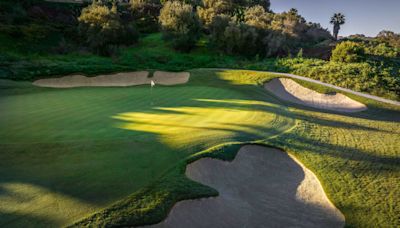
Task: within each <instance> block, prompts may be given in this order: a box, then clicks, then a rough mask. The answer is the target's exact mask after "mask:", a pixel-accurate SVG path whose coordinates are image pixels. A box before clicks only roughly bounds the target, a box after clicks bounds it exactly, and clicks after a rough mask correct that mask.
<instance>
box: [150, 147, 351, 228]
mask: <svg viewBox="0 0 400 228" xmlns="http://www.w3.org/2000/svg"><path fill="white" fill-rule="evenodd" d="M186 175H187V176H188V177H189V178H191V179H193V180H195V181H198V182H201V183H203V184H205V185H208V186H211V187H213V188H215V189H217V190H218V192H219V194H220V195H219V196H218V197H213V198H205V199H199V200H187V201H182V202H179V203H177V204H176V205H175V206H174V208H173V209H172V211H171V212H170V214H169V216H168V217H167V218H166V220H164V221H163V222H161V223H159V224H156V225H153V226H154V227H343V226H344V216H343V215H342V214H341V212H340V211H339V210H338V209H336V208H335V206H334V205H333V204H332V203H331V202H330V201H329V199H328V198H327V197H326V195H325V193H324V190H323V189H322V187H321V184H320V182H319V181H318V179H317V177H316V176H315V175H314V174H313V173H312V172H311V171H310V170H308V169H307V168H305V167H304V166H302V165H301V164H300V163H299V162H297V161H296V160H295V159H294V158H292V157H291V156H289V155H288V154H286V153H283V152H282V151H279V150H277V149H272V148H266V147H262V146H254V145H249V146H244V147H242V148H241V149H240V150H239V152H238V154H237V156H236V158H235V160H234V161H233V162H224V161H220V160H216V159H210V158H204V159H201V160H199V161H196V162H194V163H192V164H190V165H189V166H188V167H187V169H186Z"/></svg>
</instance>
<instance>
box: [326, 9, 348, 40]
mask: <svg viewBox="0 0 400 228" xmlns="http://www.w3.org/2000/svg"><path fill="white" fill-rule="evenodd" d="M330 23H331V24H333V37H334V38H335V40H337V38H338V34H339V30H340V26H341V25H344V24H345V23H346V17H345V16H344V14H342V13H335V14H333V16H332V17H331V21H330Z"/></svg>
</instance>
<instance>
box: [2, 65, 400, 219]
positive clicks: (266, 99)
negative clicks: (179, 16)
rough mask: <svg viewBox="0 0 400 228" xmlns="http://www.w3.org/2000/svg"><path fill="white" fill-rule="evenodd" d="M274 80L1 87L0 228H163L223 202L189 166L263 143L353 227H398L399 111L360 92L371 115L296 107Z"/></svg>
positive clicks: (219, 74) (201, 77)
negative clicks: (304, 170)
mask: <svg viewBox="0 0 400 228" xmlns="http://www.w3.org/2000/svg"><path fill="white" fill-rule="evenodd" d="M273 77H274V76H272V75H268V74H264V73H255V72H249V71H214V70H193V71H192V77H191V79H190V82H189V84H187V85H182V86H174V87H156V88H155V89H154V91H153V95H152V96H151V95H150V91H149V88H148V87H145V86H143V87H142V86H139V87H129V88H79V89H61V90H60V89H44V88H34V87H31V86H30V85H29V84H26V83H8V84H6V83H5V82H2V86H1V88H2V89H1V90H0V91H1V92H0V93H1V96H0V106H1V107H5V108H4V109H3V108H2V109H1V110H0V117H1V118H0V126H1V128H0V151H2V153H0V174H1V179H0V190H1V191H0V199H1V202H6V203H5V204H1V205H0V224H1V225H8V226H26V225H35V226H43V225H51V226H59V225H68V224H72V223H73V222H76V221H78V222H77V223H75V225H79V226H82V225H89V226H104V225H124V226H128V225H129V226H133V225H143V224H150V223H154V222H157V221H161V220H162V219H163V218H164V217H165V216H166V215H167V213H168V211H169V210H170V208H171V207H172V206H173V204H174V203H175V202H177V201H179V200H183V199H191V198H198V197H204V196H215V195H217V194H218V193H217V192H216V191H215V190H213V189H210V188H208V187H206V186H203V185H201V184H198V183H195V182H193V181H190V180H188V179H187V178H186V177H185V175H184V171H185V166H186V164H188V163H190V162H192V161H194V160H196V159H199V158H201V157H205V156H209V157H215V158H220V159H225V160H231V159H233V158H234V156H235V154H236V152H237V150H238V148H239V147H240V145H241V144H243V143H258V144H263V145H270V146H275V147H279V148H282V149H284V150H286V151H288V152H290V153H292V154H294V155H295V156H296V157H297V158H298V159H299V160H300V161H302V162H303V163H304V164H305V165H306V166H307V167H308V168H309V169H311V170H312V171H313V172H315V173H316V175H317V176H318V177H319V179H320V180H321V182H322V184H323V187H324V189H325V191H326V192H327V194H328V197H329V198H330V199H331V200H332V202H333V203H334V204H335V205H336V206H337V207H338V208H339V209H340V210H341V211H342V212H343V213H344V215H345V217H346V224H347V225H348V226H350V227H370V226H373V227H396V226H398V225H399V221H398V215H399V214H400V211H399V208H400V197H397V196H398V195H400V187H399V186H398V183H399V176H400V169H399V164H400V155H399V151H398V150H399V148H400V109H399V108H398V107H393V106H389V105H383V104H379V103H377V102H372V101H370V100H368V99H363V98H359V97H357V96H354V95H352V98H354V99H357V100H359V101H361V102H364V103H366V104H367V105H368V108H369V109H368V110H367V111H365V112H361V113H355V114H339V113H333V112H326V111H322V110H317V109H312V108H306V107H303V106H299V105H293V104H288V103H285V102H282V101H279V100H277V99H276V98H275V97H274V96H273V95H272V94H269V93H268V92H266V91H264V90H263V89H262V88H261V87H259V86H257V85H260V84H262V82H264V81H266V80H269V79H271V78H273ZM303 85H305V86H308V87H312V88H313V89H317V90H318V91H327V90H326V89H325V88H324V87H321V86H318V85H314V84H310V83H303ZM328 91H330V90H328ZM152 102H153V105H151V103H152ZM102 208H103V209H102ZM81 219H82V220H81Z"/></svg>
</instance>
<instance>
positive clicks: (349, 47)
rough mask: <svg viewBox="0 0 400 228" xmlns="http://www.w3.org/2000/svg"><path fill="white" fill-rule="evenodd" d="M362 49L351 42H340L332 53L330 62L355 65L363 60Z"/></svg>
mask: <svg viewBox="0 0 400 228" xmlns="http://www.w3.org/2000/svg"><path fill="white" fill-rule="evenodd" d="M364 52H365V51H364V47H363V46H362V45H361V44H358V43H356V42H352V41H345V42H341V43H340V44H338V45H337V46H336V48H335V49H334V50H333V51H332V57H331V61H334V62H342V63H356V62H360V61H361V60H362V59H363V58H364Z"/></svg>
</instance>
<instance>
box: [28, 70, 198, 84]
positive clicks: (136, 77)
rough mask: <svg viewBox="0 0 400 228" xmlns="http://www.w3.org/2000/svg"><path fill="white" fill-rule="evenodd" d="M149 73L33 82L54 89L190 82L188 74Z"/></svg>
mask: <svg viewBox="0 0 400 228" xmlns="http://www.w3.org/2000/svg"><path fill="white" fill-rule="evenodd" d="M148 76H149V72H147V71H138V72H126V73H117V74H110V75H99V76H95V77H86V76H83V75H71V76H65V77H61V78H48V79H40V80H37V81H35V82H33V85H35V86H40V87H52V88H73V87H92V86H93V87H101V86H103V87H112V86H134V85H145V84H150V81H151V80H153V81H155V83H156V85H157V84H160V85H177V84H183V83H186V82H188V81H189V77H190V73H188V72H179V73H172V72H161V71H156V72H155V73H154V76H153V77H152V78H149V77H148Z"/></svg>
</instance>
